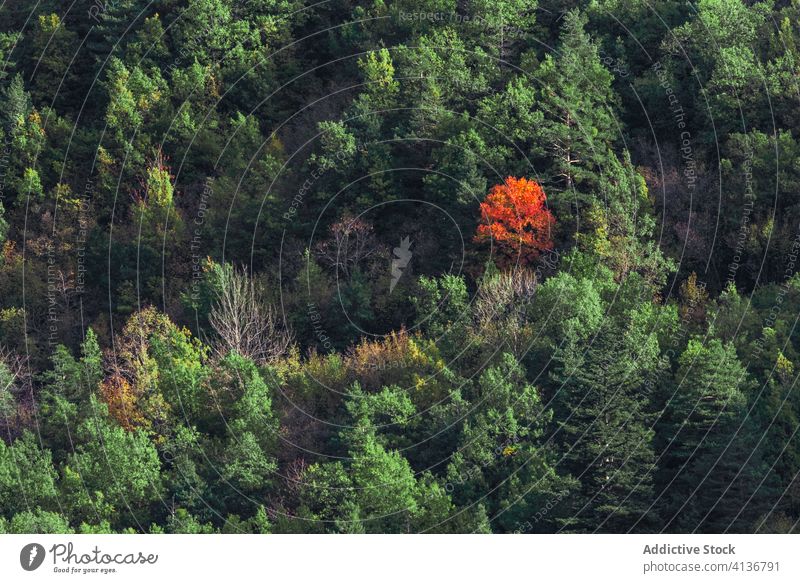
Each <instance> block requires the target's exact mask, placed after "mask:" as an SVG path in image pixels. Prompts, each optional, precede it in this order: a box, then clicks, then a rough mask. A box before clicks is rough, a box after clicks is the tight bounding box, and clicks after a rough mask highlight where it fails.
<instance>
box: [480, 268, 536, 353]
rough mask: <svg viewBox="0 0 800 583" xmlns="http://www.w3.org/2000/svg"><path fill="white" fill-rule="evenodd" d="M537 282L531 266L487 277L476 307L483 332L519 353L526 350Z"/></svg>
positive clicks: (494, 341)
mask: <svg viewBox="0 0 800 583" xmlns="http://www.w3.org/2000/svg"><path fill="white" fill-rule="evenodd" d="M537 286H538V278H537V277H536V273H535V272H533V271H532V270H530V269H514V270H512V271H509V272H505V273H500V274H497V275H495V276H494V277H491V278H489V279H487V280H486V281H484V282H483V284H482V285H481V287H480V289H479V290H478V293H477V297H476V298H475V303H474V308H473V310H474V312H473V313H474V314H475V320H476V324H477V328H478V330H480V333H481V334H482V335H483V336H484V337H485V338H488V339H490V340H491V342H492V343H495V344H496V345H498V346H499V345H500V344H501V343H502V344H503V345H504V346H505V347H506V348H507V349H508V350H510V351H511V352H512V353H513V354H514V355H515V356H517V357H520V356H521V355H522V354H524V353H525V351H526V350H527V349H528V348H529V347H528V346H527V343H528V342H529V341H530V337H531V330H530V327H529V326H528V319H527V312H528V309H529V307H530V306H531V304H532V303H533V300H534V297H535V296H536V288H537Z"/></svg>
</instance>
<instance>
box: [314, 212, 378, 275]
mask: <svg viewBox="0 0 800 583" xmlns="http://www.w3.org/2000/svg"><path fill="white" fill-rule="evenodd" d="M329 233H330V239H328V240H327V241H324V242H322V243H320V244H319V245H317V247H316V255H317V257H319V258H320V260H321V261H322V262H323V263H325V264H327V265H328V266H330V267H331V268H333V269H335V270H336V271H337V272H339V271H340V272H341V273H343V274H344V276H345V277H350V271H351V270H352V269H353V268H354V267H356V266H357V265H358V264H359V263H361V262H362V261H364V260H366V259H369V258H370V257H371V256H373V255H375V254H376V253H378V252H379V251H380V246H379V245H378V242H377V240H376V239H375V235H374V233H373V230H372V225H371V224H370V223H368V222H367V221H365V220H364V219H361V218H358V217H351V216H349V215H345V216H343V217H342V218H340V219H339V220H338V221H336V222H335V223H333V224H332V225H331V226H330V230H329Z"/></svg>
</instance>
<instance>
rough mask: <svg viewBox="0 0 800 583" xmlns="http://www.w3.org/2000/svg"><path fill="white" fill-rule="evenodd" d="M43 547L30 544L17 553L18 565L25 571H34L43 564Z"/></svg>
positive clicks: (37, 544)
mask: <svg viewBox="0 0 800 583" xmlns="http://www.w3.org/2000/svg"><path fill="white" fill-rule="evenodd" d="M44 555H45V552H44V547H43V546H42V545H40V544H39V543H30V544H27V545H25V546H24V547H22V550H21V551H20V552H19V564H20V565H22V568H23V569H25V570H26V571H35V570H36V569H38V568H39V567H40V566H41V564H42V563H43V562H44Z"/></svg>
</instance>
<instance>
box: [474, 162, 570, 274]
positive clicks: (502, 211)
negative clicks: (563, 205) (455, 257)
mask: <svg viewBox="0 0 800 583" xmlns="http://www.w3.org/2000/svg"><path fill="white" fill-rule="evenodd" d="M546 200H547V197H546V196H545V194H544V191H543V190H542V187H541V186H539V184H538V183H537V182H535V181H533V180H528V179H527V178H514V177H513V176H509V177H508V178H506V179H505V181H504V182H503V184H498V185H496V186H494V187H492V189H491V190H490V191H489V194H488V195H486V200H485V201H484V202H482V203H481V224H480V225H479V226H478V232H477V233H476V235H475V241H478V242H483V241H492V242H493V244H494V245H497V248H498V254H499V255H500V256H501V258H502V259H503V260H511V261H514V262H519V263H529V262H532V261H534V260H536V258H538V257H539V254H540V253H541V252H542V251H548V250H550V249H552V248H553V241H552V240H551V234H552V230H553V227H554V226H555V222H556V220H555V218H554V217H553V214H552V213H551V212H550V211H549V210H548V209H547V207H546V206H545V201H546Z"/></svg>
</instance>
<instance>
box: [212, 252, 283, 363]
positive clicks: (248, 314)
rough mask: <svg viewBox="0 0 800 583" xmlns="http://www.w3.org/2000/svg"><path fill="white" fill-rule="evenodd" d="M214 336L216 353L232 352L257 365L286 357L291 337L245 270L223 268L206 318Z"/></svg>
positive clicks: (230, 267) (229, 267)
mask: <svg viewBox="0 0 800 583" xmlns="http://www.w3.org/2000/svg"><path fill="white" fill-rule="evenodd" d="M209 321H210V323H211V326H212V327H213V328H214V330H215V331H216V333H217V336H218V338H217V341H216V342H215V346H214V348H215V350H216V351H217V353H219V354H227V353H228V352H229V351H231V350H235V351H236V352H238V353H239V354H241V355H242V356H245V357H247V358H250V359H252V360H253V361H254V362H256V363H257V364H265V363H269V362H274V361H275V360H277V359H278V358H280V357H281V356H283V355H285V354H286V353H287V352H288V351H289V349H290V348H291V346H292V344H293V342H294V335H293V333H292V331H291V330H290V329H289V328H288V326H285V325H284V322H283V321H282V320H281V318H280V317H279V315H278V313H277V311H276V310H275V308H274V307H273V306H271V305H270V304H268V303H267V302H266V301H264V299H263V294H262V293H261V291H260V289H259V288H258V286H257V285H256V283H255V282H254V281H253V280H252V279H251V278H250V277H249V276H248V275H247V272H246V271H245V270H244V269H241V270H240V269H236V268H234V267H232V266H230V265H226V266H224V267H223V273H222V277H221V281H220V285H219V288H218V291H217V294H216V298H215V302H214V305H213V306H212V308H211V314H210V315H209Z"/></svg>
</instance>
